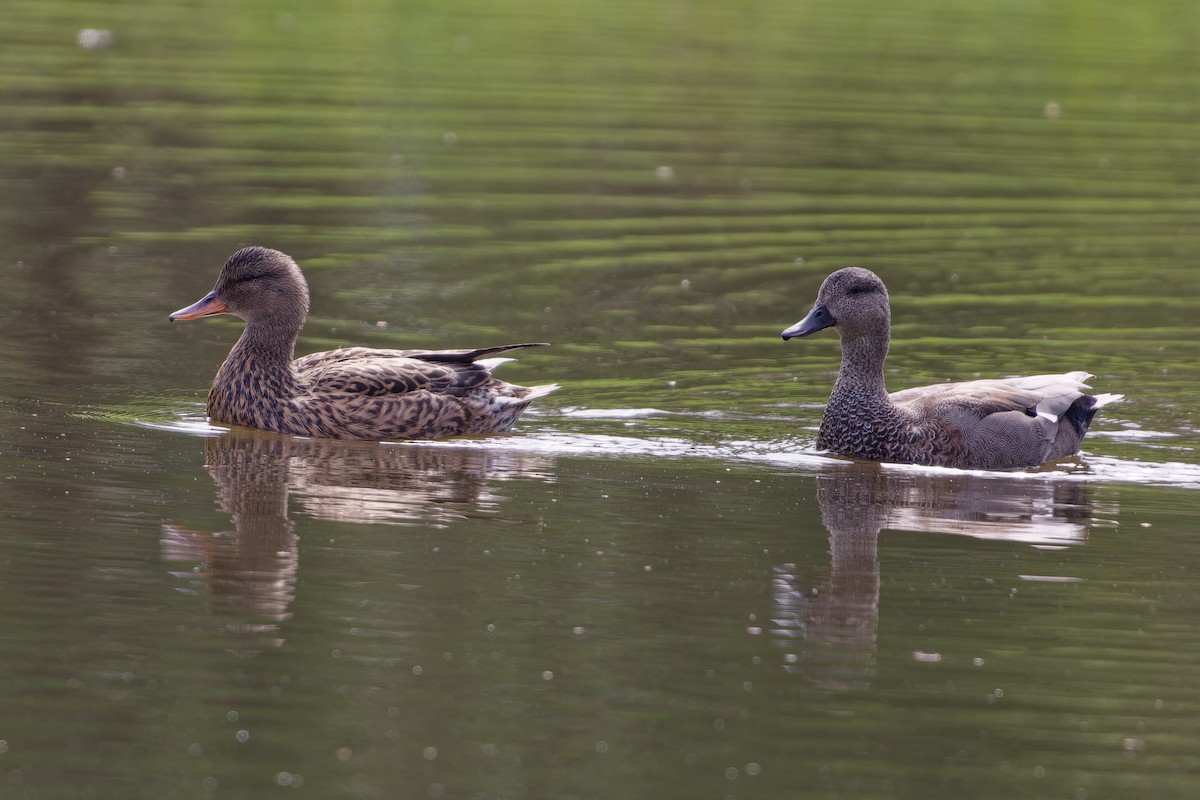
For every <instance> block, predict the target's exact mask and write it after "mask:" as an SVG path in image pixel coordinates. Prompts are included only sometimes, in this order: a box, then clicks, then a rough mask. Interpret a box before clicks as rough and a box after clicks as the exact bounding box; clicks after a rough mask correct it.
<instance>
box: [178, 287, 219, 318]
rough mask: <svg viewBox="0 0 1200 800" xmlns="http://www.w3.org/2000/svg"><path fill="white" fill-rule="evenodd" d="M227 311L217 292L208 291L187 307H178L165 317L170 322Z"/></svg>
mask: <svg viewBox="0 0 1200 800" xmlns="http://www.w3.org/2000/svg"><path fill="white" fill-rule="evenodd" d="M228 313H229V307H228V306H227V305H225V304H224V303H222V302H221V301H220V300H218V299H217V293H216V292H209V293H208V294H206V295H204V297H201V298H200V299H199V300H197V301H196V302H194V303H192V304H191V305H190V306H188V307H187V308H181V309H179V310H178V311H176V312H175V313H174V314H172V315H171V316H169V317H167V319H169V320H171V322H179V321H180V320H185V319H200V317H211V316H213V315H215V314H228Z"/></svg>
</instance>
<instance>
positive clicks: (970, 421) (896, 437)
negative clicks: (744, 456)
mask: <svg viewBox="0 0 1200 800" xmlns="http://www.w3.org/2000/svg"><path fill="white" fill-rule="evenodd" d="M825 328H833V329H834V330H835V331H837V332H838V334H839V335H840V336H841V339H842V364H841V367H840V368H839V369H838V375H837V381H836V382H835V383H834V386H833V393H832V394H831V395H830V396H829V404H828V405H827V406H826V407H825V416H824V418H823V419H822V420H821V429H820V432H819V433H818V435H817V446H818V447H820V448H821V449H823V450H830V451H832V452H834V453H838V454H840V455H844V456H852V457H855V458H866V459H871V460H875V461H896V462H901V463H906V464H925V465H929V466H942V467H960V468H966V469H1007V468H1014V467H1034V466H1037V465H1039V464H1042V463H1045V462H1047V461H1054V460H1057V459H1060V458H1066V457H1068V456H1071V455H1074V454H1075V453H1077V452H1079V442H1080V440H1081V439H1083V436H1084V434H1086V433H1087V431H1088V426H1089V425H1090V424H1091V422H1092V417H1094V416H1095V414H1096V411H1097V409H1099V408H1100V407H1101V406H1103V405H1106V404H1107V403H1111V402H1113V401H1114V400H1119V399H1121V397H1122V395H1119V394H1099V395H1095V396H1092V395H1088V394H1084V393H1083V390H1084V389H1086V388H1088V387H1087V386H1086V385H1085V384H1084V383H1083V381H1085V380H1087V379H1088V378H1090V377H1092V376H1091V375H1089V374H1088V373H1086V372H1067V373H1064V374H1062V375H1034V376H1031V377H1020V378H1008V379H1003V380H981V381H969V382H966V383H945V384H938V385H934V386H921V387H917V388H914V389H905V390H904V391H900V392H893V393H891V394H888V392H887V389H885V388H884V384H883V362H884V360H885V359H886V358H887V352H888V343H889V339H890V328H891V310H890V307H889V304H888V293H887V288H886V287H885V286H884V285H883V281H881V280H880V279H879V277H878V276H877V275H875V273H873V272H871V271H870V270H866V269H862V268H859V267H850V268H847V269H840V270H838V271H837V272H835V273H833V274H832V275H830V276H829V277H828V278H826V279H825V282H824V283H823V284H821V289H820V291H819V292H818V293H817V302H816V305H814V306H813V309H812V311H810V312H809V313H808V316H806V317H805V318H804V319H802V320H800V321H799V322H797V323H796V324H795V325H793V326H792V327H790V328H788V329H787V330H785V331H784V332H783V338H784V339H793V338H795V337H798V336H808V335H809V334H812V333H816V332H817V331H819V330H824V329H825Z"/></svg>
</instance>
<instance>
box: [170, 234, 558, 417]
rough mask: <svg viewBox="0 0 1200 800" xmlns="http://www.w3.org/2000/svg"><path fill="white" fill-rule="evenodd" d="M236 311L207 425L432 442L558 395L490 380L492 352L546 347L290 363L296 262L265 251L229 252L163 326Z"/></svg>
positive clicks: (494, 362) (298, 320) (339, 356)
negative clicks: (237, 321) (204, 288)
mask: <svg viewBox="0 0 1200 800" xmlns="http://www.w3.org/2000/svg"><path fill="white" fill-rule="evenodd" d="M214 314H235V315H237V316H239V317H241V318H242V319H244V320H245V321H246V329H245V330H244V331H243V332H242V336H241V338H240V339H238V341H237V344H235V345H234V346H233V350H231V351H230V353H229V357H228V358H226V359H225V363H224V364H222V365H221V369H220V370H219V371H218V372H217V376H216V378H215V379H214V380H213V385H212V389H211V391H210V392H209V394H208V414H209V416H210V417H211V418H212V420H213V421H214V422H221V423H230V424H236V425H246V426H248V427H251V428H262V429H265V430H270V431H277V432H279V433H291V434H296V435H300V436H316V437H322V438H330V439H440V438H444V437H447V436H457V435H461V434H488V433H498V432H500V431H506V430H508V429H509V428H511V427H512V426H513V423H515V422H516V421H517V418H518V417H520V416H521V413H522V412H523V411H524V410H525V409H526V407H528V405H529V404H530V402H532V401H533V400H534V399H536V398H538V397H541V396H542V395H544V394H548V393H549V392H552V391H554V390H555V389H557V388H558V387H557V386H556V385H554V384H547V385H544V386H533V387H525V386H515V385H513V384H511V383H505V382H504V381H502V380H500V379H498V378H494V377H492V370H493V369H495V368H496V367H497V366H499V365H500V364H502V363H504V362H505V361H509V360H510V359H507V358H494V356H496V355H498V354H500V353H503V352H506V351H508V350H514V349H516V348H519V347H540V346H543V345H544V344H545V343H544V342H533V343H527V344H510V345H503V346H501V347H489V348H483V349H480V350H440V351H431V350H372V349H368V348H365V347H347V348H343V349H341V350H330V351H328V352H324V353H313V354H311V355H307V356H303V357H301V358H298V359H295V360H294V361H293V360H292V356H293V355H294V350H295V346H296V339H297V337H298V336H299V334H300V328H301V326H303V324H304V319H305V317H306V316H307V314H308V285H307V284H306V283H305V281H304V276H303V275H302V274H301V272H300V268H299V267H298V266H296V262H295V261H293V260H292V259H291V258H290V257H289V256H287V255H285V254H284V253H280V252H279V251H277V250H269V249H267V248H265V247H247V248H244V249H242V250H239V251H238V252H236V253H234V254H233V255H232V256H230V257H229V260H228V261H226V262H225V266H224V267H222V268H221V274H220V276H219V277H218V278H217V284H216V287H215V288H213V290H212V292H210V293H209V294H207V295H205V296H204V297H203V298H201V299H200V300H199V301H197V302H196V303H194V304H192V305H190V306H188V307H187V308H182V309H180V310H179V311H176V312H175V313H174V314H171V316H170V319H171V320H173V321H174V320H186V319H197V318H199V317H207V316H212V315H214Z"/></svg>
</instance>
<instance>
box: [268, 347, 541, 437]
mask: <svg viewBox="0 0 1200 800" xmlns="http://www.w3.org/2000/svg"><path fill="white" fill-rule="evenodd" d="M528 346H533V345H528V344H521V345H506V346H504V347H497V348H486V349H482V350H446V351H429V350H374V349H370V348H365V347H348V348H343V349H340V350H331V351H328V352H324V353H314V354H312V355H309V356H304V357H302V358H299V359H297V360H296V361H295V362H293V366H294V368H295V370H296V374H297V377H298V378H299V386H300V388H301V391H300V392H298V393H297V395H296V397H295V398H294V399H293V401H292V402H291V403H290V413H288V414H286V416H287V425H288V426H289V430H288V432H290V433H297V434H301V435H309V436H322V437H332V438H359V439H391V438H404V439H432V438H444V437H447V436H458V435H464V434H468V435H470V434H475V435H482V434H489V433H498V432H501V431H506V430H509V429H510V428H511V427H512V426H513V425H514V424H515V423H516V421H517V419H518V418H519V417H520V416H521V413H522V412H523V411H524V410H525V409H526V407H528V405H529V404H530V403H531V402H532V401H533V400H535V399H536V398H538V397H541V396H542V395H545V394H548V393H549V392H551V391H553V390H554V389H556V388H558V387H557V386H555V385H546V386H534V387H525V386H517V385H515V384H511V383H507V382H505V381H503V380H500V379H499V378H496V377H494V376H493V375H492V370H493V369H494V368H495V367H496V366H498V365H499V364H501V363H503V362H504V361H507V360H509V359H504V358H484V357H483V356H489V355H492V354H495V353H498V352H504V351H506V350H510V349H514V348H517V347H528Z"/></svg>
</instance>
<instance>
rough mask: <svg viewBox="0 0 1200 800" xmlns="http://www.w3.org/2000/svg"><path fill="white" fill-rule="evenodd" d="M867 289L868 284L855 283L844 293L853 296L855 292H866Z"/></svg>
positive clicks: (868, 288)
mask: <svg viewBox="0 0 1200 800" xmlns="http://www.w3.org/2000/svg"><path fill="white" fill-rule="evenodd" d="M869 291H871V287H870V286H868V285H867V284H865V283H856V284H854V285H853V286H851V287H850V288H849V289H847V290H846V294H847V295H849V296H851V297H853V296H854V295H857V294H866V293H867V292H869Z"/></svg>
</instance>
